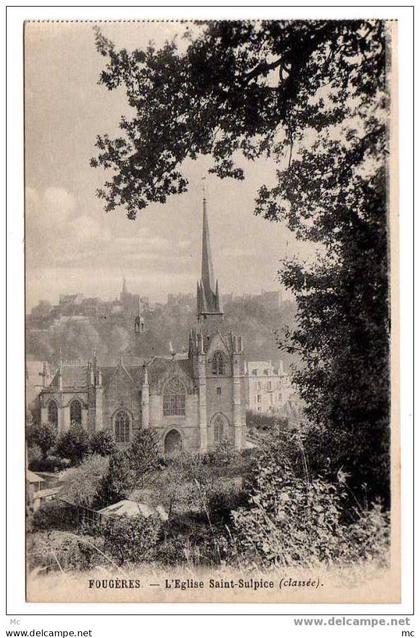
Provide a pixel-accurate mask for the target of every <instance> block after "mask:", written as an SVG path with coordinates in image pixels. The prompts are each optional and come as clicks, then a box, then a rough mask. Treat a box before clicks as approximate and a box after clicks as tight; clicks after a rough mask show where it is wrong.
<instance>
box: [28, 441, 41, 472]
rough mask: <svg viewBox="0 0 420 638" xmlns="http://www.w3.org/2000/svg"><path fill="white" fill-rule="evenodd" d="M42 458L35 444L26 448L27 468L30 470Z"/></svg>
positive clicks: (39, 449)
mask: <svg viewBox="0 0 420 638" xmlns="http://www.w3.org/2000/svg"><path fill="white" fill-rule="evenodd" d="M43 458H44V455H43V454H42V450H41V448H40V447H39V445H37V444H36V443H35V444H34V445H32V446H31V447H30V448H28V467H29V468H30V469H33V468H32V467H31V465H32V464H35V465H37V464H38V463H40V462H41V461H42V459H43Z"/></svg>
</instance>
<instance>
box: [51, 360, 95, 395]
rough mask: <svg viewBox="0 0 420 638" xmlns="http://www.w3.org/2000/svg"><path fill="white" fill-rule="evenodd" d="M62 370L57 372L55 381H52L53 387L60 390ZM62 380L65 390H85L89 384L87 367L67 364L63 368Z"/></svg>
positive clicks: (81, 364)
mask: <svg viewBox="0 0 420 638" xmlns="http://www.w3.org/2000/svg"><path fill="white" fill-rule="evenodd" d="M59 374H60V368H58V370H57V371H56V372H55V374H54V377H53V380H52V381H51V384H50V385H51V387H53V388H58V385H59ZM61 378H62V386H63V389H65V388H83V387H85V386H86V384H87V365H86V364H83V363H80V364H71V365H66V364H65V363H64V364H63V365H62V366H61Z"/></svg>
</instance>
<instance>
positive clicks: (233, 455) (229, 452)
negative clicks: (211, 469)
mask: <svg viewBox="0 0 420 638" xmlns="http://www.w3.org/2000/svg"><path fill="white" fill-rule="evenodd" d="M238 457H239V453H238V452H237V451H236V450H235V447H234V445H233V443H232V441H231V440H230V439H228V438H227V437H223V439H222V440H221V441H220V442H219V444H218V445H217V446H216V449H215V450H214V452H213V454H212V456H211V462H212V463H214V465H230V464H231V463H233V462H234V461H235V460H237V458H238Z"/></svg>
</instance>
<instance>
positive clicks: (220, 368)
mask: <svg viewBox="0 0 420 638" xmlns="http://www.w3.org/2000/svg"><path fill="white" fill-rule="evenodd" d="M212 371H213V374H225V357H224V356H223V352H215V353H214V355H213V364H212Z"/></svg>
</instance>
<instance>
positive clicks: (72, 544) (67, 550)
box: [27, 531, 109, 571]
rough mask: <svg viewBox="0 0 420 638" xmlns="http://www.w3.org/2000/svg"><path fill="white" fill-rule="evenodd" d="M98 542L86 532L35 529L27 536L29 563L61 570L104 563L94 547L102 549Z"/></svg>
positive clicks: (99, 540) (98, 540) (34, 565)
mask: <svg viewBox="0 0 420 638" xmlns="http://www.w3.org/2000/svg"><path fill="white" fill-rule="evenodd" d="M102 544H103V542H102V541H101V539H99V538H95V539H93V538H92V537H90V536H87V535H77V536H76V535H75V534H72V533H69V532H65V533H64V532H60V531H55V532H48V533H47V532H38V533H36V534H33V535H31V536H30V537H29V539H28V547H27V555H28V563H29V567H30V569H34V568H35V567H38V568H44V569H45V568H46V569H47V570H48V569H52V570H58V569H62V570H63V571H66V570H68V569H77V570H83V571H85V570H87V569H92V568H94V567H96V566H97V565H101V564H103V563H105V560H106V559H105V558H104V557H103V556H102V555H101V553H100V552H99V551H98V549H99V550H102ZM96 548H98V549H96ZM107 564H108V565H109V563H107Z"/></svg>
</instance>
